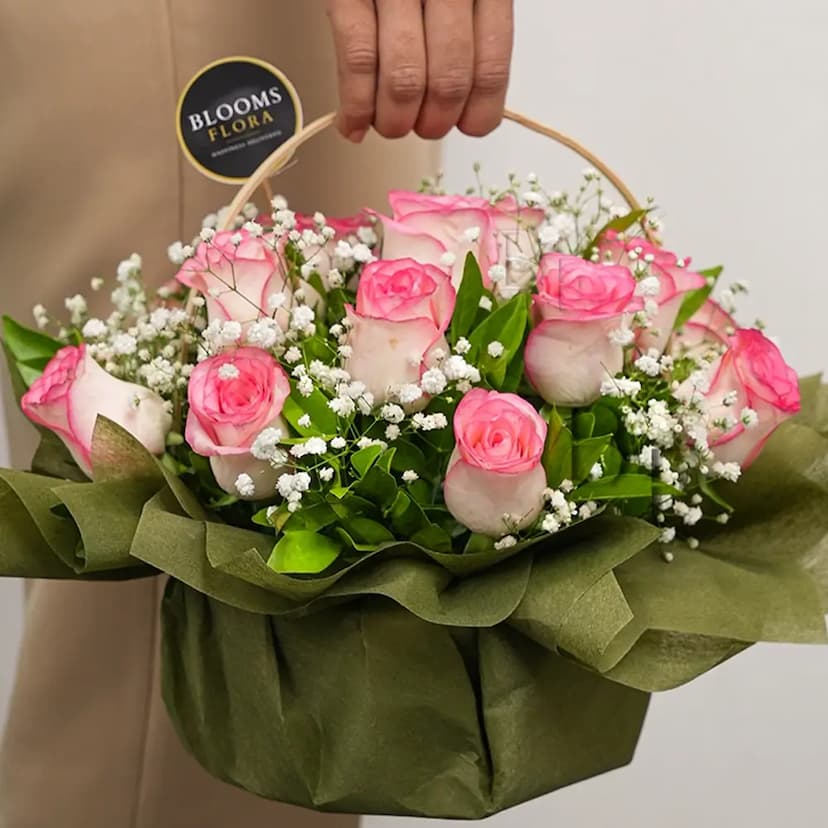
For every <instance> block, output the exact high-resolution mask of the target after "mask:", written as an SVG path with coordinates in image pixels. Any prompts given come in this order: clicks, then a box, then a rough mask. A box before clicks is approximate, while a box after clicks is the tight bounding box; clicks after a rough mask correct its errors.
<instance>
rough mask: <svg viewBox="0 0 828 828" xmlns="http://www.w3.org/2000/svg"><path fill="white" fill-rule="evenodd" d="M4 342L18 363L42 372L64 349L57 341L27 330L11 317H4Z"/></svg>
mask: <svg viewBox="0 0 828 828" xmlns="http://www.w3.org/2000/svg"><path fill="white" fill-rule="evenodd" d="M3 341H4V342H5V343H6V347H7V348H8V349H9V351H11V353H12V355H13V356H14V358H15V359H16V360H17V361H18V362H21V363H23V364H24V365H28V366H29V367H32V368H38V367H39V368H40V369H41V370H42V369H43V368H45V367H46V363H48V362H49V360H50V359H51V358H52V357H53V356H54V355H55V354H56V353H57V352H58V351H59V350H60V349H61V348H62V347H63V346H62V344H61V343H60V342H58V341H57V340H56V339H52V337H50V336H47V335H46V334H44V333H41V332H40V331H34V330H32V329H31V328H26V327H24V326H23V325H21V324H19V323H18V322H15V321H14V319H12V318H11V317H9V316H4V317H3Z"/></svg>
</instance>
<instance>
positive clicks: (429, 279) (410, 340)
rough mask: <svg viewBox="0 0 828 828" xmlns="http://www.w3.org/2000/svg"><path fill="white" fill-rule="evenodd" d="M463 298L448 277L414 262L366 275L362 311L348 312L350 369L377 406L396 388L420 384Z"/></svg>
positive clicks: (368, 270) (388, 264) (379, 264)
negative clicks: (458, 295) (456, 305)
mask: <svg viewBox="0 0 828 828" xmlns="http://www.w3.org/2000/svg"><path fill="white" fill-rule="evenodd" d="M456 299H457V294H456V293H455V290H454V288H453V287H452V284H451V279H450V277H449V276H448V274H447V273H446V272H445V271H443V270H441V269H440V268H438V267H434V266H433V265H429V264H421V263H419V262H416V261H414V260H413V259H396V260H393V261H386V260H381V261H376V262H371V263H370V264H367V265H366V266H365V267H364V269H363V271H362V275H361V276H360V280H359V288H358V290H357V302H356V310H355V311H354V309H353V308H349V309H348V319H349V321H350V330H349V334H348V345H349V346H350V348H351V355H350V356H349V357H348V359H347V360H346V361H345V365H344V367H345V370H346V371H348V372H349V373H350V375H351V377H352V378H353V379H354V380H357V381H360V382H363V383H365V386H366V389H367V390H368V391H370V392H371V393H372V394H373V395H374V399H375V400H376V401H377V402H383V401H385V400H387V399H388V398H389V393H390V391H391V390H392V389H393V388H394V387H395V386H400V385H404V384H406V383H416V382H418V381H419V379H420V375H421V373H422V371H423V370H425V369H426V368H427V367H428V365H429V364H430V361H431V354H432V352H433V351H434V350H435V349H436V348H438V347H443V348H444V349H445V350H448V346H447V344H446V341H445V337H444V336H443V334H444V333H445V331H446V328H448V325H449V322H450V321H451V315H452V313H454V303H455V301H456Z"/></svg>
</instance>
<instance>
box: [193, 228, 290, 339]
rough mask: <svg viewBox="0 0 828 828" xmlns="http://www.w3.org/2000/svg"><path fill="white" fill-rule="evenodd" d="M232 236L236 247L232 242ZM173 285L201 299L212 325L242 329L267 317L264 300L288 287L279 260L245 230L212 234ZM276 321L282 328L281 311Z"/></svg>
mask: <svg viewBox="0 0 828 828" xmlns="http://www.w3.org/2000/svg"><path fill="white" fill-rule="evenodd" d="M237 234H238V235H239V236H240V237H241V242H240V243H239V244H238V245H236V244H234V243H233V241H232V239H233V237H234V236H235V235H237ZM176 279H178V281H179V282H181V283H182V284H185V285H187V287H190V288H194V289H195V290H197V291H198V292H199V293H201V294H202V295H203V296H204V298H205V300H206V301H207V314H208V316H209V318H210V320H211V321H212V320H214V319H220V320H222V321H229V320H233V321H236V322H241V323H246V322H254V321H256V320H257V319H259V318H260V317H263V316H269V315H270V309H269V308H268V298H269V297H270V296H271V295H273V294H274V293H281V292H287V291H289V287H290V286H289V285H288V284H287V280H286V278H285V270H284V265H283V263H282V261H281V259H280V258H279V256H278V254H277V253H276V252H274V251H273V250H272V249H271V248H270V247H269V246H268V245H267V244H266V243H265V242H264V241H263V240H262V239H261V238H257V237H255V236H251V235H250V233H248V232H247V231H246V230H239V231H226V232H222V233H216V235H215V236H214V238H213V240H212V241H211V242H202V243H201V244H199V246H198V248H197V249H196V252H195V255H194V256H193V257H192V258H190V259H187V261H185V262H184V264H183V265H182V266H181V269H180V270H179V271H178V273H177V274H176ZM277 319H279V322H280V324H282V326H283V327H285V326H286V323H287V313H286V311H284V310H281V311H280V316H277Z"/></svg>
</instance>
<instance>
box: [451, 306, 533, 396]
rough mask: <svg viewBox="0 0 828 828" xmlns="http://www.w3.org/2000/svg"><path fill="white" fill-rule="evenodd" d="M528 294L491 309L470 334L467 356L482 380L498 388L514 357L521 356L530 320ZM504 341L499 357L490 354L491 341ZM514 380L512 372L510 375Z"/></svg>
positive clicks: (502, 383) (504, 378)
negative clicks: (469, 348)
mask: <svg viewBox="0 0 828 828" xmlns="http://www.w3.org/2000/svg"><path fill="white" fill-rule="evenodd" d="M530 302H531V297H530V296H528V295H527V294H525V293H519V294H517V296H515V297H513V298H512V299H510V300H509V301H508V302H506V303H505V304H503V305H501V307H499V308H498V309H497V310H496V311H493V312H492V313H491V314H489V316H487V317H486V319H485V320H484V321H483V322H482V323H481V324H480V325H478V326H477V327H476V328H475V329H474V330H473V331H472V332H471V333H470V334H469V342H470V343H471V346H472V347H471V350H470V352H469V354H468V356H467V357H466V358H467V360H469V361H470V362H471V363H472V364H474V365H476V366H478V368H479V369H480V373H481V375H482V377H483V379H484V380H486V381H487V382H488V383H489V384H490V385H491V386H492V387H493V388H495V389H497V390H501V389H502V388H503V385H504V383H505V381H506V375H507V372H508V370H509V366H510V364H511V362H512V360H513V359H515V358H516V357H517V356H518V355H521V356H522V350H523V348H522V346H523V340H524V338H525V335H526V329H527V326H528V324H529V305H530ZM495 341H497V342H500V344H501V345H503V353H502V354H501V355H500V356H499V357H492V356H490V355H489V353H488V351H487V348H488V346H489V344H490V343H492V342H495ZM510 381H511V382H514V376H513V375H511V376H510Z"/></svg>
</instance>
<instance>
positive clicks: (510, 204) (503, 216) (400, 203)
mask: <svg viewBox="0 0 828 828" xmlns="http://www.w3.org/2000/svg"><path fill="white" fill-rule="evenodd" d="M388 201H389V203H390V204H391V210H392V211H393V217H394V219H395V220H396V221H402V222H405V220H406V219H407V218H408V217H409V216H412V215H413V214H415V213H423V212H431V213H441V212H443V213H445V212H453V211H462V210H480V211H483V212H484V213H485V214H486V216H487V218H488V220H489V228H490V231H491V232H492V234H493V236H494V248H492V247H491V242H488V243H487V244H488V245H489V246H488V247H487V248H486V253H488V254H489V257H490V258H491V261H490V262H489V264H490V265H491V264H500V265H503V266H505V267H506V268H507V271H508V272H509V274H510V277H512V278H510V279H509V281H510V282H518V283H520V284H521V285H522V284H525V282H526V281H527V280H528V279H529V278H531V276H533V275H534V271H535V268H534V264H535V254H536V249H537V246H538V245H537V241H536V239H535V232H536V230H537V228H538V226H539V225H540V224H541V223H542V222H543V220H544V218H545V213H544V211H543V210H541V209H539V208H535V207H523V206H521V205H520V204H518V202H517V199H516V198H515V197H514V196H513V195H506V196H504V197H503V198H501V199H499V200H498V201H496V202H495V203H494V204H492V202H491V201H490V200H489V199H487V198H483V197H481V196H431V195H424V194H422V193H413V192H408V191H406V190H393V191H392V192H390V193H389V194H388ZM481 232H482V228H481ZM492 254H494V255H492ZM463 258H464V259H465V257H463ZM513 260H515V261H518V260H520V261H521V262H525V263H526V264H527V265H528V266H527V267H522V268H520V267H514V268H512V267H511V264H510V263H511V262H512V261H513ZM481 268H482V261H481ZM483 279H484V281H485V282H486V283H487V284H488V282H489V275H488V270H487V269H483Z"/></svg>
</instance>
